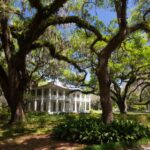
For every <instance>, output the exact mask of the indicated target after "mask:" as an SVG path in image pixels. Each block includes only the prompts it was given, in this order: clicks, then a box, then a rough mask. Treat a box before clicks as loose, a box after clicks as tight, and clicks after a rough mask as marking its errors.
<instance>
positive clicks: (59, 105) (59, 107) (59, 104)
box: [58, 102, 61, 111]
mask: <svg viewBox="0 0 150 150" xmlns="http://www.w3.org/2000/svg"><path fill="white" fill-rule="evenodd" d="M58 110H59V111H61V102H59V103H58Z"/></svg>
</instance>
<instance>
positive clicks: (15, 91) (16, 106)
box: [6, 58, 27, 124]
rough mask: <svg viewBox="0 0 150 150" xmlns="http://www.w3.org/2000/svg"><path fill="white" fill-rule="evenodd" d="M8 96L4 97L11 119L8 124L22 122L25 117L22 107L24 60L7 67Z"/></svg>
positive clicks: (18, 60)
mask: <svg viewBox="0 0 150 150" xmlns="http://www.w3.org/2000/svg"><path fill="white" fill-rule="evenodd" d="M8 80H9V87H8V91H9V92H7V93H8V95H7V97H6V99H7V102H8V105H9V107H10V112H11V117H10V121H9V124H12V123H16V122H22V121H24V120H25V115H24V111H23V107H22V103H23V95H24V92H25V89H26V84H27V80H26V75H25V59H20V58H18V59H16V60H15V61H14V63H12V62H11V63H10V64H9V66H8Z"/></svg>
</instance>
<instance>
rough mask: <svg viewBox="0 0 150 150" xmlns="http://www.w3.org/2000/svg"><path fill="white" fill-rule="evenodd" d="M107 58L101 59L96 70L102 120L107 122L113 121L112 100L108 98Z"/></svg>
mask: <svg viewBox="0 0 150 150" xmlns="http://www.w3.org/2000/svg"><path fill="white" fill-rule="evenodd" d="M107 62H108V61H107V60H103V59H101V64H100V67H99V70H98V72H97V78H98V81H99V88H100V103H101V107H102V121H103V122H104V123H106V124H109V123H111V122H112V121H113V112H112V102H111V99H110V83H111V82H110V78H109V73H108V69H107Z"/></svg>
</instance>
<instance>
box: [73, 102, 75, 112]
mask: <svg viewBox="0 0 150 150" xmlns="http://www.w3.org/2000/svg"><path fill="white" fill-rule="evenodd" d="M73 111H75V103H73Z"/></svg>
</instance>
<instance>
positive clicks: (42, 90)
mask: <svg viewBox="0 0 150 150" xmlns="http://www.w3.org/2000/svg"><path fill="white" fill-rule="evenodd" d="M41 94H42V95H41V111H43V104H44V89H43V88H42V89H41Z"/></svg>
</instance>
